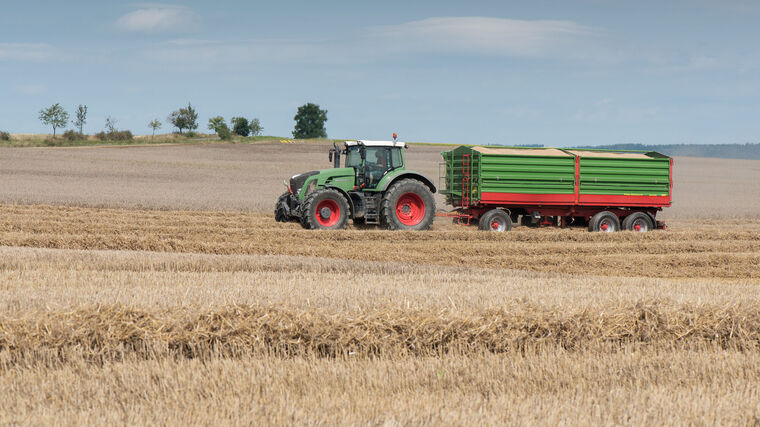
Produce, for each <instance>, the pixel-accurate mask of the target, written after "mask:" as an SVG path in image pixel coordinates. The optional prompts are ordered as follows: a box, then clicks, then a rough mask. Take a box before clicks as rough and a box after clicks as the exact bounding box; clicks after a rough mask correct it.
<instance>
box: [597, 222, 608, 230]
mask: <svg viewBox="0 0 760 427" xmlns="http://www.w3.org/2000/svg"><path fill="white" fill-rule="evenodd" d="M609 228H610V225H609V224H607V223H606V222H603V223H602V224H601V225H600V226H599V229H600V230H602V231H607V230H609Z"/></svg>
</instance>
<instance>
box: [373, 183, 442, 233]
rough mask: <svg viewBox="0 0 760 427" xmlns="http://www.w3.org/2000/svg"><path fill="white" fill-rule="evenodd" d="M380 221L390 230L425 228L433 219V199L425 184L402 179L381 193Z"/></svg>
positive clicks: (428, 226)
mask: <svg viewBox="0 0 760 427" xmlns="http://www.w3.org/2000/svg"><path fill="white" fill-rule="evenodd" d="M381 206H382V209H381V214H382V221H383V224H384V225H385V226H386V227H387V228H389V229H391V230H427V229H429V228H430V226H431V225H433V219H435V200H434V199H433V193H431V192H430V189H429V188H428V187H427V185H425V184H423V183H422V182H420V181H417V180H415V179H402V180H401V181H399V182H397V183H395V184H393V185H392V186H391V188H389V189H388V191H386V192H385V194H384V195H383V201H382V205H381Z"/></svg>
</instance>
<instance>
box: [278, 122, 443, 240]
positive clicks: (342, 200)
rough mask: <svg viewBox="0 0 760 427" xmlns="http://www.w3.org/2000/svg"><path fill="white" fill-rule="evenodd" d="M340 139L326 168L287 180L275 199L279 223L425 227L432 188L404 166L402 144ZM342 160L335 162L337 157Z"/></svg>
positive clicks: (331, 227)
mask: <svg viewBox="0 0 760 427" xmlns="http://www.w3.org/2000/svg"><path fill="white" fill-rule="evenodd" d="M395 139H396V138H395V135H394V140H393V141H361V140H359V141H346V142H345V143H344V144H343V146H338V145H336V144H335V143H333V148H331V149H330V151H329V157H328V158H329V161H330V162H332V163H333V168H332V169H324V170H319V171H311V172H306V173H302V174H298V175H294V176H292V177H291V178H290V181H285V182H284V184H285V186H286V187H287V189H288V191H286V192H285V193H283V194H282V195H281V196H280V197H279V199H278V200H277V205H275V209H274V215H275V219H276V220H277V221H279V222H290V221H293V222H295V221H298V222H299V223H300V224H301V226H303V227H304V228H306V229H328V230H338V229H342V228H345V227H346V224H347V223H348V220H349V219H351V220H353V222H354V224H355V225H376V226H381V227H384V228H388V229H391V230H427V229H429V228H430V226H431V225H432V224H433V219H434V218H435V200H434V199H433V193H435V191H436V189H435V186H434V185H433V182H432V181H430V180H429V179H428V178H426V177H424V176H423V175H422V174H419V173H416V172H413V171H410V170H407V169H406V167H405V162H404V149H406V148H408V146H407V144H406V143H404V142H397V141H396V140H395ZM342 158H345V164H344V165H342V166H341V159H342Z"/></svg>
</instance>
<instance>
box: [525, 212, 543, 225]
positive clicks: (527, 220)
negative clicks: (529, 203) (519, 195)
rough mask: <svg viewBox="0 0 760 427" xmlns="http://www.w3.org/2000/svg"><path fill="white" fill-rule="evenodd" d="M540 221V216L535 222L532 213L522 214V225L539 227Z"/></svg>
mask: <svg viewBox="0 0 760 427" xmlns="http://www.w3.org/2000/svg"><path fill="white" fill-rule="evenodd" d="M540 222H541V218H539V219H538V220H536V222H535V223H534V222H533V217H532V216H530V215H527V214H526V215H522V216H521V217H520V225H521V226H522V227H532V228H537V227H538V224H539V223H540Z"/></svg>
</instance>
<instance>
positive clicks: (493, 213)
mask: <svg viewBox="0 0 760 427" xmlns="http://www.w3.org/2000/svg"><path fill="white" fill-rule="evenodd" d="M479 228H480V229H481V230H483V231H493V232H497V233H503V232H505V231H509V230H511V229H512V218H510V217H509V214H508V213H506V212H504V211H503V210H501V209H491V210H490V211H488V212H486V213H484V214H483V216H481V217H480V224H479Z"/></svg>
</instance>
